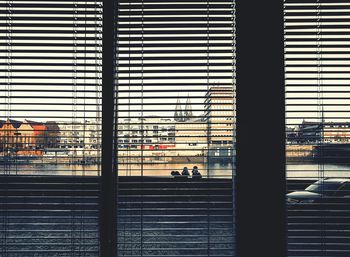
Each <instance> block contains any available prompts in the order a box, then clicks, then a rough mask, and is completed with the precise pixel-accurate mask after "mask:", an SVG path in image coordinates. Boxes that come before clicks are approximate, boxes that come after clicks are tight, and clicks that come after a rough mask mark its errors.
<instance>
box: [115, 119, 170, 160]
mask: <svg viewBox="0 0 350 257" xmlns="http://www.w3.org/2000/svg"><path fill="white" fill-rule="evenodd" d="M174 147H175V125H174V121H173V120H172V119H168V118H161V117H158V116H148V117H143V118H124V119H123V118H120V119H119V122H118V149H119V155H122V154H123V150H126V151H127V152H125V154H128V155H135V156H137V155H140V152H139V151H138V150H141V149H142V150H145V151H144V153H143V154H144V155H152V151H153V153H154V151H156V150H166V149H173V148H174ZM133 150H134V151H133ZM163 152H164V151H163Z"/></svg>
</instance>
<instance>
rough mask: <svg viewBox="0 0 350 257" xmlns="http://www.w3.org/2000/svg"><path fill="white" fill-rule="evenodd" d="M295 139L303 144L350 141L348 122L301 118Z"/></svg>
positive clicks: (349, 124)
mask: <svg viewBox="0 0 350 257" xmlns="http://www.w3.org/2000/svg"><path fill="white" fill-rule="evenodd" d="M297 141H298V142H299V143H303V144H317V143H320V142H324V143H348V142H349V141H350V123H349V122H324V123H321V122H318V121H305V120H303V122H302V123H301V124H300V125H299V127H298V130H297Z"/></svg>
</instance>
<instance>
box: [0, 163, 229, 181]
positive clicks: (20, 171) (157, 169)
mask: <svg viewBox="0 0 350 257" xmlns="http://www.w3.org/2000/svg"><path fill="white" fill-rule="evenodd" d="M195 165H196V166H198V169H199V171H200V173H201V174H202V175H203V176H204V177H207V174H209V177H225V178H230V177H232V165H231V164H219V163H213V164H210V165H209V166H207V165H206V164H203V163H171V164H166V163H159V164H144V165H140V164H119V165H118V174H119V175H120V176H141V175H143V176H162V177H163V176H164V177H166V176H170V172H171V171H172V170H178V171H179V172H181V171H182V169H183V167H184V166H187V167H188V168H189V170H191V169H192V167H193V166H195ZM1 169H2V172H1V173H2V174H11V175H43V176H45V175H77V176H81V175H85V176H98V175H99V174H100V171H101V165H66V164H21V165H2V167H1Z"/></svg>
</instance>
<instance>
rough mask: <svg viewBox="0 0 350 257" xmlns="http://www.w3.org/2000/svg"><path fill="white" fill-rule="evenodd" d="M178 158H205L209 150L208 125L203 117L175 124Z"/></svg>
mask: <svg viewBox="0 0 350 257" xmlns="http://www.w3.org/2000/svg"><path fill="white" fill-rule="evenodd" d="M175 135H176V136H175V138H176V156H186V157H188V158H190V157H194V156H205V155H206V153H207V149H208V125H207V122H206V121H205V119H204V118H203V117H192V118H188V119H186V120H184V121H179V122H176V123H175Z"/></svg>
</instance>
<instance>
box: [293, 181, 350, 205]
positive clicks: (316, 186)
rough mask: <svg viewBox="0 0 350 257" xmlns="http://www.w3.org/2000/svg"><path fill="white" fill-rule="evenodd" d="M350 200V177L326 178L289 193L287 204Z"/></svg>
mask: <svg viewBox="0 0 350 257" xmlns="http://www.w3.org/2000/svg"><path fill="white" fill-rule="evenodd" d="M344 199H345V200H346V201H349V200H350V179H346V178H325V179H322V180H318V181H317V182H315V183H313V184H311V185H310V186H308V187H307V188H305V189H304V190H303V191H295V192H292V193H289V194H287V204H288V205H294V204H311V203H332V202H340V201H344Z"/></svg>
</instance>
